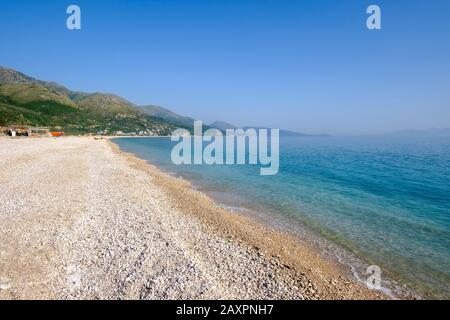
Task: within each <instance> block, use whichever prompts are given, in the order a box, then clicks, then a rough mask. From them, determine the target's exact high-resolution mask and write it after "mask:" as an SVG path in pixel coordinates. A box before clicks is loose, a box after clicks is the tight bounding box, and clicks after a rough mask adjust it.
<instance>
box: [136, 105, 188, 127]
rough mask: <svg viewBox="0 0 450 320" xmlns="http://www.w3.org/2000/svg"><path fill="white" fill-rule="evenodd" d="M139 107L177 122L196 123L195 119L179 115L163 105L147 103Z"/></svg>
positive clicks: (153, 114)
mask: <svg viewBox="0 0 450 320" xmlns="http://www.w3.org/2000/svg"><path fill="white" fill-rule="evenodd" d="M139 108H140V109H142V110H143V112H144V113H145V114H147V115H149V116H152V117H157V118H161V119H164V120H167V121H169V122H172V123H175V124H182V125H185V126H189V127H191V126H193V125H194V121H195V120H194V119H193V118H190V117H185V116H182V115H179V114H177V113H175V112H172V111H170V110H169V109H166V108H163V107H161V106H155V105H147V106H140V107H139Z"/></svg>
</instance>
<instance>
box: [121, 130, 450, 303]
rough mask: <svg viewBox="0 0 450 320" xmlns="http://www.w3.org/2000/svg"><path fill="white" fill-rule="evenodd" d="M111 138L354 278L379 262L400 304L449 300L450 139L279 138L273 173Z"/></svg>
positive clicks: (162, 144) (164, 144)
mask: <svg viewBox="0 0 450 320" xmlns="http://www.w3.org/2000/svg"><path fill="white" fill-rule="evenodd" d="M113 141H114V142H115V143H117V144H118V145H119V147H120V148H121V149H122V150H123V151H125V152H129V153H133V154H135V155H136V156H138V157H140V158H142V159H145V160H147V161H149V162H150V163H151V164H153V165H155V166H157V167H159V168H160V169H161V170H163V171H165V172H167V173H169V174H171V175H173V176H175V177H179V178H183V179H187V180H189V181H190V182H191V183H192V185H193V186H194V187H195V188H196V189H198V190H200V191H202V192H205V193H207V194H208V195H209V196H211V197H212V198H213V199H214V200H215V201H216V202H217V203H218V204H219V205H221V206H223V207H226V208H229V209H231V210H233V211H235V212H236V213H239V214H247V215H251V216H253V217H254V218H255V219H259V220H261V221H263V222H264V223H267V224H269V225H271V226H272V227H275V228H279V229H280V230H282V231H286V232H290V233H293V234H295V235H297V236H298V237H300V238H302V239H303V240H305V241H309V242H310V243H311V244H312V245H314V246H316V247H318V248H319V249H320V252H322V254H324V255H325V256H332V257H334V258H336V259H338V260H339V261H340V262H342V263H343V264H346V265H348V266H349V270H351V273H352V276H354V277H355V278H356V279H357V280H358V281H361V282H363V283H364V282H365V281H366V280H367V279H368V278H369V277H370V275H371V273H367V271H368V270H367V267H368V266H371V265H376V266H378V267H379V268H380V270H381V280H382V282H381V285H382V288H381V290H383V291H384V292H385V293H386V294H388V295H390V296H392V297H394V298H395V297H402V296H409V297H415V298H441V299H449V298H450V139H449V138H446V137H407V136H395V135H392V136H364V137H363V136H359V137H334V136H317V137H315V136H314V137H313V136H291V137H281V138H280V167H279V172H278V174H276V175H269V176H262V175H260V166H259V165H250V164H242V165H236V164H235V165H206V164H200V165H193V164H192V165H187V164H182V165H175V164H173V162H172V160H171V150H172V148H173V146H174V145H175V144H176V143H177V142H172V141H171V140H170V138H166V137H142V138H137V137H133V138H115V139H113ZM205 145H206V143H205Z"/></svg>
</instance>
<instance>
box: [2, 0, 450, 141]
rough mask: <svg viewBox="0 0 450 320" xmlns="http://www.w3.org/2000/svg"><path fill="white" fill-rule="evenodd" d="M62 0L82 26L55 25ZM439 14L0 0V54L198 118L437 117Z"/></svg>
mask: <svg viewBox="0 0 450 320" xmlns="http://www.w3.org/2000/svg"><path fill="white" fill-rule="evenodd" d="M70 4H77V5H79V6H80V7H81V20H82V29H81V30H76V31H69V30H68V29H67V28H66V18H67V16H68V15H67V14H66V8H67V6H68V5H70ZM370 4H377V5H379V6H380V7H381V10H382V30H380V31H371V30H368V29H367V28H366V19H367V16H368V15H367V14H366V9H367V7H368V5H370ZM449 17H450V1H448V0H433V1H425V0H409V1H407V0H389V1H382V0H368V1H365V0H330V1H327V0H308V1H294V0H289V1H284V0H239V1H238V0H158V1H157V0H153V1H137V0H127V1H116V0H109V1H94V0H86V1H84V0H83V1H82V0H71V1H45V0H42V1H23V0H2V1H1V2H0V65H2V66H6V67H11V68H14V69H17V70H19V71H21V72H23V73H26V74H28V75H31V76H33V77H36V78H39V79H43V80H52V81H56V82H59V83H61V84H64V85H65V86H67V87H69V88H70V89H74V90H80V91H87V92H93V91H101V92H110V93H115V94H118V95H121V96H123V97H125V98H126V99H128V100H130V101H132V102H134V103H136V104H158V105H162V106H165V107H167V108H169V109H171V110H173V111H175V112H178V113H181V114H185V115H190V116H193V117H195V118H198V119H203V120H204V121H206V122H210V121H214V120H216V119H217V120H224V121H228V122H231V123H234V124H236V125H240V126H244V125H254V126H273V127H280V128H285V129H292V130H297V131H301V132H307V133H332V134H359V133H378V132H387V131H396V130H402V129H413V128H414V129H428V128H437V127H450V20H449Z"/></svg>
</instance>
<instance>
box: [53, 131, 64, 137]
mask: <svg viewBox="0 0 450 320" xmlns="http://www.w3.org/2000/svg"><path fill="white" fill-rule="evenodd" d="M50 134H51V135H52V137H62V136H63V135H64V132H59V131H52V132H50Z"/></svg>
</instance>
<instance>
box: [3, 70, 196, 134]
mask: <svg viewBox="0 0 450 320" xmlns="http://www.w3.org/2000/svg"><path fill="white" fill-rule="evenodd" d="M9 124H23V125H31V126H46V127H51V128H54V129H58V130H64V131H65V132H67V133H68V134H82V133H99V132H103V133H107V134H114V133H115V132H117V131H122V132H124V133H137V134H138V133H143V134H146V135H150V134H158V135H167V134H169V133H170V132H172V131H173V130H174V129H176V128H177V127H180V126H181V127H185V128H189V126H188V125H182V124H179V123H174V122H171V121H168V120H167V119H163V118H161V117H155V116H151V115H149V114H145V113H144V111H143V110H142V109H140V108H138V107H137V106H135V105H134V104H133V103H131V102H129V101H127V100H125V99H123V98H121V97H119V96H115V95H112V94H103V93H83V92H76V91H71V90H69V89H67V88H66V87H64V86H62V85H59V84H57V83H54V82H46V81H40V80H37V79H34V78H32V77H29V76H27V75H25V74H23V73H20V72H18V71H15V70H12V69H7V68H3V67H0V126H4V125H9Z"/></svg>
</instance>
